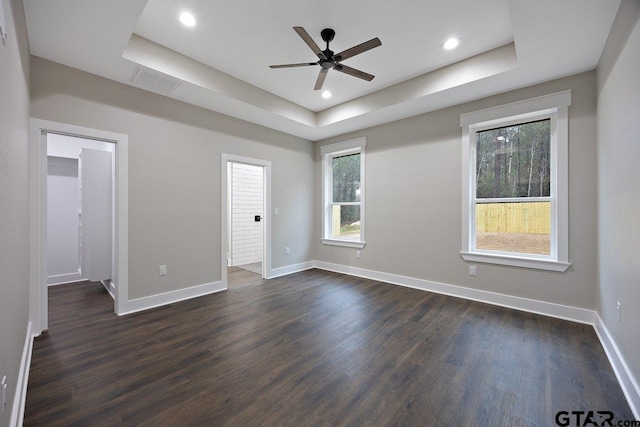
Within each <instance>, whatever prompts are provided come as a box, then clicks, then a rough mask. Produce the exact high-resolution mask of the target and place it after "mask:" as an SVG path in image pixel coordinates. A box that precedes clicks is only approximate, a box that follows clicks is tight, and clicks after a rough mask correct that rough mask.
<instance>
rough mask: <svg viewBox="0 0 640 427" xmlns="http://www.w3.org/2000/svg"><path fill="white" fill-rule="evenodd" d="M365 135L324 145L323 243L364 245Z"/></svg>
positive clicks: (322, 151) (352, 245)
mask: <svg viewBox="0 0 640 427" xmlns="http://www.w3.org/2000/svg"><path fill="white" fill-rule="evenodd" d="M365 145H366V141H365V139H364V138H358V139H354V140H351V141H345V142H341V143H337V144H331V145H326V146H324V147H322V148H321V150H320V153H321V155H322V180H323V181H322V183H323V216H322V217H323V224H322V226H323V233H322V243H324V244H327V245H337V246H348V247H357V248H363V247H364V245H365V240H364V147H365Z"/></svg>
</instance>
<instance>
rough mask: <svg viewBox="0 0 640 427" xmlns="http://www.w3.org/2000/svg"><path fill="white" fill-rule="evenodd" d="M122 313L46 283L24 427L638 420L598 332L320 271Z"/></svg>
mask: <svg viewBox="0 0 640 427" xmlns="http://www.w3.org/2000/svg"><path fill="white" fill-rule="evenodd" d="M229 278H230V287H229V290H228V291H226V292H222V293H218V294H213V295H209V296H206V297H202V298H197V299H193V300H189V301H185V302H181V303H177V304H172V305H170V306H166V307H162V308H158V309H154V310H150V311H146V312H142V313H137V314H134V315H130V316H126V317H116V316H114V315H113V302H112V300H111V298H110V297H109V295H108V294H107V293H106V292H105V290H104V289H103V287H102V286H101V285H100V284H96V283H83V284H74V285H61V286H55V287H52V288H50V292H49V307H50V308H49V309H50V321H49V331H48V333H46V334H43V335H42V336H41V337H38V338H36V340H35V344H34V350H33V358H32V364H31V371H30V376H29V386H28V392H27V404H26V413H25V425H27V426H71V425H74V426H116V425H147V426H192V425H193V426H196V425H204V426H214V425H229V426H271V425H284V426H307V425H312V426H321V425H322V426H324V425H327V426H329V425H352V426H360V425H406V426H411V425H415V426H430V425H434V426H444V425H450V426H466V425H477V426H521V425H522V426H529V425H533V426H549V425H555V418H554V417H555V414H556V413H557V412H558V411H569V412H570V411H580V410H584V411H589V410H593V411H598V410H600V411H602V410H608V411H612V412H613V413H614V414H615V416H616V419H622V420H631V419H633V416H632V413H631V411H630V409H629V407H628V405H627V403H626V401H625V399H624V397H623V394H622V392H621V390H620V387H619V385H618V383H617V381H616V378H615V376H614V374H613V372H612V370H611V367H610V365H609V362H608V361H607V359H606V356H605V354H604V352H603V350H602V347H601V346H600V344H599V342H598V340H597V338H596V335H595V333H594V331H593V328H592V327H591V326H587V325H580V324H575V323H571V322H566V321H562V320H557V319H551V318H547V317H543V316H538V315H534V314H529V313H524V312H519V311H515V310H510V309H505V308H500V307H495V306H491V305H486V304H481V303H476V302H471V301H466V300H463V299H458V298H453V297H447V296H443V295H438V294H433V293H429V292H423V291H419V290H413V289H408V288H403V287H399V286H393V285H388V284H384V283H380V282H375V281H371V280H367V279H361V278H356V277H350V276H345V275H342V274H336V273H330V272H325V271H320V270H309V271H305V272H302V273H298V274H293V275H290V276H286V277H283V278H278V279H272V280H269V281H265V280H262V279H260V277H259V276H258V275H256V274H253V273H250V272H248V271H245V270H240V269H237V268H233V269H231V270H230V274H229Z"/></svg>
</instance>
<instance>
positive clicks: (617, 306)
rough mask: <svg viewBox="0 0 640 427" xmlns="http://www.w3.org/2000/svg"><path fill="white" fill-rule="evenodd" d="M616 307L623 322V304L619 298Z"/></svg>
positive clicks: (619, 319)
mask: <svg viewBox="0 0 640 427" xmlns="http://www.w3.org/2000/svg"><path fill="white" fill-rule="evenodd" d="M616 308H617V309H618V322H620V323H622V304H620V300H618V304H616Z"/></svg>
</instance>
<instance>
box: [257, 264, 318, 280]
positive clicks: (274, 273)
mask: <svg viewBox="0 0 640 427" xmlns="http://www.w3.org/2000/svg"><path fill="white" fill-rule="evenodd" d="M314 267H315V261H307V262H301V263H300V264H292V265H287V266H284V267H278V268H272V269H271V271H269V272H267V279H274V278H276V277H280V276H286V275H287V274H293V273H298V272H300V271H304V270H309V269H311V268H314Z"/></svg>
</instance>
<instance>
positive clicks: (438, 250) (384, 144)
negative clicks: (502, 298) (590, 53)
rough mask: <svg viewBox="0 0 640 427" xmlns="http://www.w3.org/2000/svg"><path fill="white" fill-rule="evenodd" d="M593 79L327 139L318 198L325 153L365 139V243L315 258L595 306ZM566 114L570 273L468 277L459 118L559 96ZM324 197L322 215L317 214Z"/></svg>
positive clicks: (493, 272)
mask: <svg viewBox="0 0 640 427" xmlns="http://www.w3.org/2000/svg"><path fill="white" fill-rule="evenodd" d="M595 88H596V83H595V73H594V72H589V73H583V74H579V75H576V76H573V77H568V78H564V79H560V80H555V81H552V82H549V83H545V84H541V85H536V86H532V87H528V88H525V89H521V90H517V91H513V92H508V93H505V94H501V95H497V96H493V97H489V98H485V99H482V100H480V101H476V102H471V103H467V104H463V105H459V106H455V107H452V108H448V109H444V110H440V111H435V112H432V113H428V114H423V115H420V116H416V117H412V118H408V119H405V120H400V121H397V122H393V123H389V124H385V125H381V126H377V127H373V128H370V129H366V130H363V131H359V132H354V133H351V134H348V135H344V136H342V137H338V138H332V139H330V140H325V141H320V142H319V143H317V144H316V147H315V159H316V194H321V162H320V146H322V145H325V144H328V143H333V142H337V141H341V140H348V139H352V138H355V137H360V136H365V137H366V138H367V147H366V177H365V179H366V192H367V194H366V200H367V202H366V242H367V245H366V246H365V248H364V249H362V253H361V256H362V257H361V259H356V257H355V249H349V248H342V247H335V246H325V245H323V244H322V243H320V230H321V224H320V219H321V218H320V217H319V216H318V221H317V222H316V225H315V232H316V236H315V242H316V243H315V251H316V259H317V260H321V261H326V262H332V263H337V264H343V265H349V266H355V267H360V268H365V269H370V270H375V271H382V272H385V273H393V274H399V275H403V276H409V277H414V278H419V279H424V280H430V281H435V282H441V283H446V284H451V285H458V286H465V287H469V288H474V289H481V290H485V291H491V292H497V293H501V294H508V295H513V296H518V297H524V298H530V299H534V300H540V301H547V302H553V303H557V304H563V305H569V306H574V307H580V308H587V309H595V305H596V303H595V300H596V298H595V277H596V267H595V266H596V232H595V229H596V205H595V204H596V196H595V191H596V174H595V173H594V171H595V169H596V93H595ZM566 89H572V90H573V94H572V96H573V98H572V100H573V105H572V106H571V107H570V108H569V159H570V160H569V161H570V164H569V203H570V205H569V210H570V218H569V223H570V228H569V236H570V241H569V251H570V260H571V263H572V266H571V267H570V268H569V270H568V271H566V272H565V273H557V272H549V271H542V270H529V269H523V268H515V267H507V266H497V265H489V264H477V265H478V275H477V277H471V276H469V275H468V266H469V265H470V263H466V262H465V261H463V260H462V258H461V257H460V249H461V224H460V223H461V209H462V208H461V203H462V160H461V155H462V149H461V138H462V131H461V129H460V126H459V115H460V114H461V113H466V112H470V111H476V110H480V109H483V108H488V107H492V106H497V105H502V104H506V103H509V102H514V101H519V100H523V99H527V98H532V97H536V96H540V95H544V94H549V93H553V92H557V91H561V90H566ZM320 203H321V201H320V198H318V199H317V200H316V211H317V212H320V211H321V207H320Z"/></svg>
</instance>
